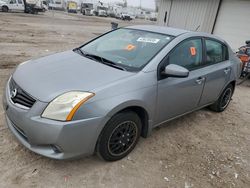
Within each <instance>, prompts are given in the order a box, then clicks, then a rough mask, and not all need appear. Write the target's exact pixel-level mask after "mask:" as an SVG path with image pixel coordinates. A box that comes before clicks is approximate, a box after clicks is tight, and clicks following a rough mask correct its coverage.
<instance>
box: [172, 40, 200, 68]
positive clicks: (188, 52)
mask: <svg viewBox="0 0 250 188" xmlns="http://www.w3.org/2000/svg"><path fill="white" fill-rule="evenodd" d="M168 62H169V64H176V65H179V66H182V67H185V68H187V69H189V70H192V69H195V68H197V67H199V66H200V64H201V62H202V42H201V39H189V40H185V41H184V42H182V43H180V44H179V45H178V46H177V47H176V48H175V49H174V50H173V51H172V52H171V53H170V54H169V56H168Z"/></svg>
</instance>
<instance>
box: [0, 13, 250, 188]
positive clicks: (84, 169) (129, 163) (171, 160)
mask: <svg viewBox="0 0 250 188" xmlns="http://www.w3.org/2000/svg"><path fill="white" fill-rule="evenodd" d="M111 20H112V19H110V18H95V17H84V16H81V15H78V16H76V15H67V14H65V13H57V12H56V13H52V12H48V13H46V14H45V15H27V14H23V13H19V14H18V13H12V14H10V13H7V14H6V13H0V49H1V50H0V78H1V79H0V98H2V93H3V87H4V83H5V82H6V79H7V78H8V76H9V75H10V73H11V72H12V71H13V67H15V66H16V65H17V64H18V63H20V62H22V61H25V60H28V59H31V58H35V57H39V56H44V55H46V54H50V53H54V52H58V51H63V50H68V49H71V48H73V47H76V46H78V45H80V44H82V43H83V42H85V41H87V40H89V39H91V38H92V37H95V36H97V35H99V34H101V33H103V32H105V31H108V30H109V29H110V22H111ZM138 23H140V22H139V21H136V22H135V21H133V22H120V24H121V25H128V24H138ZM148 23H151V22H148ZM151 24H152V23H151ZM249 97H250V80H247V81H245V82H244V83H243V84H241V85H240V86H238V87H237V89H236V91H235V94H234V97H233V100H232V102H231V104H230V106H229V108H228V109H227V110H226V111H225V112H223V113H214V112H211V111H209V110H207V109H203V110H200V111H198V112H194V113H192V114H189V115H186V116H184V117H182V118H179V119H178V120H174V121H172V122H170V123H167V124H165V125H162V126H160V127H159V128H157V129H155V130H154V131H153V133H152V135H151V136H150V137H149V138H147V139H143V138H142V139H141V140H140V142H139V143H138V146H137V147H136V148H135V150H134V151H133V152H132V153H131V154H130V155H129V157H127V158H125V159H123V160H121V161H118V162H113V163H108V162H104V161H101V160H100V159H99V158H97V157H96V156H92V157H89V158H83V159H79V160H74V161H56V160H51V159H47V158H44V157H41V156H39V155H36V154H34V153H32V152H30V151H28V150H27V149H25V148H24V147H23V146H22V145H20V144H19V143H18V142H17V140H16V139H15V138H14V136H13V135H12V134H11V133H10V131H9V130H8V129H7V127H6V123H5V120H4V112H3V109H2V106H1V107H0V174H1V175H0V187H157V188H159V187H171V188H173V187H178V188H179V187H183V188H191V187H193V188H194V187H197V188H200V187H223V188H224V187H246V188H248V187H250V136H249V135H250V98H249Z"/></svg>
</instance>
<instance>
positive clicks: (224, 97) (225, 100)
mask: <svg viewBox="0 0 250 188" xmlns="http://www.w3.org/2000/svg"><path fill="white" fill-rule="evenodd" d="M233 89H234V88H233V85H232V84H229V85H228V86H227V87H226V88H225V89H224V91H223V92H222V93H221V95H220V98H219V99H218V100H217V101H216V102H215V103H214V104H212V105H211V106H210V109H211V110H213V111H215V112H222V111H224V110H225V109H226V108H227V107H228V105H229V103H230V101H231V98H232V95H233Z"/></svg>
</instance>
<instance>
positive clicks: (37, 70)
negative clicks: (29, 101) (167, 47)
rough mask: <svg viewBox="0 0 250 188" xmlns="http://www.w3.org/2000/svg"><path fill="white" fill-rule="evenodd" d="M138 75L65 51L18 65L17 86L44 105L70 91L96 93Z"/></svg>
mask: <svg viewBox="0 0 250 188" xmlns="http://www.w3.org/2000/svg"><path fill="white" fill-rule="evenodd" d="M134 74H135V73H132V72H127V71H123V70H119V69H116V68H113V67H110V66H107V65H104V64H101V63H98V62H96V61H93V60H90V59H88V58H85V57H83V56H81V55H79V54H77V53H75V52H73V51H66V52H62V53H57V54H54V55H50V56H46V57H43V58H40V59H37V60H30V61H28V62H26V63H23V64H21V65H19V66H18V67H17V69H16V71H15V72H14V74H13V79H14V80H15V82H16V83H17V84H18V85H19V86H20V87H21V88H22V89H23V90H24V91H26V92H27V93H29V94H30V95H31V96H33V97H34V98H36V99H38V100H40V101H42V102H50V101H51V100H52V99H54V98H55V97H57V96H58V95H60V94H62V93H65V92H68V91H93V90H94V89H97V88H98V87H101V86H104V85H107V84H110V83H113V82H115V81H118V80H120V79H123V78H127V77H129V76H132V75H134Z"/></svg>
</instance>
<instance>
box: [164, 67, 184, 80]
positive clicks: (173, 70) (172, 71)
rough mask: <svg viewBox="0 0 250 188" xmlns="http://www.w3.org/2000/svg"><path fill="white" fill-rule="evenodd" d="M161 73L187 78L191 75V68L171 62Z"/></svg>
mask: <svg viewBox="0 0 250 188" xmlns="http://www.w3.org/2000/svg"><path fill="white" fill-rule="evenodd" d="M161 74H162V75H164V76H168V77H176V78H186V77H188V75H189V70H187V69H186V68H184V67H181V66H179V65H175V64H170V65H167V66H166V67H165V69H164V71H163V72H162V73H161Z"/></svg>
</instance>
